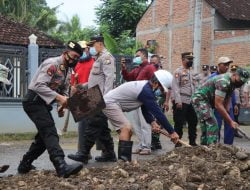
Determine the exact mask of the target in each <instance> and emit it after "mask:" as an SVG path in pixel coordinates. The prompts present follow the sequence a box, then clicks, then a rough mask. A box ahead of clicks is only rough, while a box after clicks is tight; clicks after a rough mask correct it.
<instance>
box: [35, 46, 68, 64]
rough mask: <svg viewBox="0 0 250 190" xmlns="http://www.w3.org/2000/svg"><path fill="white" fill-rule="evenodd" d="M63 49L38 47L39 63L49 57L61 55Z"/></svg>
mask: <svg viewBox="0 0 250 190" xmlns="http://www.w3.org/2000/svg"><path fill="white" fill-rule="evenodd" d="M64 50H65V49H64V48H39V65H40V64H41V63H42V62H43V61H44V60H45V59H47V58H49V57H56V56H59V55H61V54H62V53H63V51H64Z"/></svg>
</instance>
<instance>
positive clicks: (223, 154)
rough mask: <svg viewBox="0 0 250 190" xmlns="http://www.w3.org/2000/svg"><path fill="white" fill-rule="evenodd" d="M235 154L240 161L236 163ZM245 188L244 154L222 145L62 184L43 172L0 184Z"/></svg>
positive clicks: (248, 166)
mask: <svg viewBox="0 0 250 190" xmlns="http://www.w3.org/2000/svg"><path fill="white" fill-rule="evenodd" d="M239 152H241V153H240V154H241V156H242V155H244V159H242V158H241V159H239ZM237 155H238V156H237ZM246 156H247V157H246ZM249 187H250V154H249V153H247V152H244V151H242V150H239V149H238V148H236V147H233V146H224V145H214V146H211V147H207V148H205V147H204V146H202V147H201V146H198V147H191V148H187V147H181V148H178V149H174V150H173V151H171V152H168V153H166V154H165V155H162V156H157V157H155V158H154V159H153V160H139V161H133V162H131V163H124V162H120V161H119V162H118V163H116V164H115V165H113V166H112V165H109V166H105V167H100V168H89V169H86V168H85V169H83V170H82V171H81V172H80V173H79V174H78V175H76V176H71V177H70V178H68V179H64V178H58V177H57V176H56V173H55V171H44V170H41V171H31V172H29V173H28V174H25V175H16V176H9V177H2V178H0V189H37V190H38V189H65V190H69V189H78V190H80V189H88V190H104V189H105V190H106V189H111V190H117V189H119V190H124V189H126V190H128V189H129V190H144V189H145V190H146V189H151V190H153V189H154V190H162V189H171V190H186V189H187V190H210V189H211V190H235V189H239V190H249Z"/></svg>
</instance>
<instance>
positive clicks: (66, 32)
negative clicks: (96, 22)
mask: <svg viewBox="0 0 250 190" xmlns="http://www.w3.org/2000/svg"><path fill="white" fill-rule="evenodd" d="M97 33H98V31H97V29H96V28H95V27H86V28H83V29H82V27H81V23H80V18H79V17H78V16H77V15H74V16H73V17H72V18H71V20H70V21H68V22H61V23H59V24H58V26H57V27H56V28H55V29H54V30H53V31H51V32H50V34H51V36H53V37H55V38H57V39H59V40H61V41H64V42H67V41H69V40H75V41H80V40H89V39H90V38H91V36H93V35H97Z"/></svg>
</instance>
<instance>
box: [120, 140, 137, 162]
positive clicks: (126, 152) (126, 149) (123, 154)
mask: <svg viewBox="0 0 250 190" xmlns="http://www.w3.org/2000/svg"><path fill="white" fill-rule="evenodd" d="M132 146H133V141H122V140H120V141H119V145H118V159H120V160H123V161H125V162H126V161H131V155H132Z"/></svg>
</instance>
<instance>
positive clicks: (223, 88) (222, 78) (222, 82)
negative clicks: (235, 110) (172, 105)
mask: <svg viewBox="0 0 250 190" xmlns="http://www.w3.org/2000/svg"><path fill="white" fill-rule="evenodd" d="M230 76H231V74H230V73H227V74H224V75H219V76H216V77H214V78H211V79H209V80H208V81H206V82H205V83H204V84H203V85H202V86H201V87H200V88H199V89H198V90H197V91H196V92H195V93H194V95H193V96H192V104H193V107H194V109H195V111H196V114H197V117H198V119H199V121H200V127H201V132H202V134H201V144H203V145H209V144H213V143H217V142H218V135H219V127H218V124H217V121H216V118H215V116H214V111H213V109H214V102H215V95H216V96H220V97H224V98H225V99H227V98H229V97H230V96H231V94H232V93H233V91H234V87H233V86H232V84H231V83H230Z"/></svg>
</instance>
